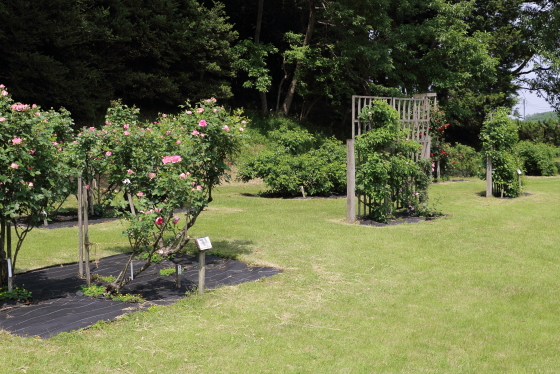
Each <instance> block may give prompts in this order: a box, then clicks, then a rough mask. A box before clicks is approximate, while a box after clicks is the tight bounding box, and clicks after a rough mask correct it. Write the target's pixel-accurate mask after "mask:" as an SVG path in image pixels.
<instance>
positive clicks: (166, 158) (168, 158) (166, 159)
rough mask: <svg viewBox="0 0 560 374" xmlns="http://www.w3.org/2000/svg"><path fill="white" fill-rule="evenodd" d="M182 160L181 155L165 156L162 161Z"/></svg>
mask: <svg viewBox="0 0 560 374" xmlns="http://www.w3.org/2000/svg"><path fill="white" fill-rule="evenodd" d="M181 160H182V158H181V156H165V157H164V158H163V159H162V160H161V162H163V163H164V164H167V163H172V164H174V163H176V162H180V161H181Z"/></svg>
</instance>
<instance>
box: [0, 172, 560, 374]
mask: <svg viewBox="0 0 560 374" xmlns="http://www.w3.org/2000/svg"><path fill="white" fill-rule="evenodd" d="M527 182H528V186H527V189H526V191H527V192H529V193H531V195H530V196H524V197H521V198H518V199H494V198H490V199H487V198H484V197H481V196H479V194H480V193H481V192H483V191H484V190H485V184H484V182H483V181H480V180H476V179H471V180H469V181H467V182H457V183H453V182H448V183H441V184H437V185H432V186H431V187H430V193H431V196H432V200H433V201H437V202H438V207H439V209H440V210H442V211H443V212H444V213H447V214H450V216H448V217H445V218H440V219H437V220H434V221H429V222H422V223H418V224H401V225H397V226H390V227H383V228H375V227H365V226H360V225H352V224H347V223H344V222H343V219H344V218H345V216H346V212H345V208H346V200H344V199H334V200H331V199H310V200H282V199H264V198H258V197H248V196H244V195H243V194H255V193H257V192H258V190H259V189H260V188H261V187H262V186H259V185H241V186H240V185H234V186H228V187H221V188H219V190H218V191H217V192H216V194H215V200H214V202H213V203H212V204H211V206H210V207H209V209H208V210H207V211H205V212H204V213H203V214H202V215H201V216H200V217H199V219H198V221H197V224H196V226H195V227H193V229H192V230H191V233H190V235H191V237H199V236H209V237H210V239H211V240H212V243H213V245H214V247H215V248H216V249H217V251H219V252H220V253H221V254H222V255H225V254H228V255H230V256H235V257H237V258H239V259H241V260H243V261H245V262H248V263H253V264H259V265H274V266H278V267H281V268H282V269H283V273H282V274H279V275H277V276H274V277H272V278H267V279H262V280H261V281H258V282H252V283H246V284H242V285H238V286H230V287H223V288H220V289H217V290H211V291H209V292H207V293H206V294H205V295H204V296H203V297H198V296H191V297H189V298H186V299H184V300H182V301H180V302H178V303H176V304H174V305H171V306H167V307H154V308H150V310H148V311H146V312H141V313H135V314H132V315H129V316H127V317H124V318H122V319H120V320H119V321H116V322H111V323H98V324H96V325H95V326H94V327H93V328H90V329H88V330H83V331H77V332H72V333H67V334H60V335H57V336H55V337H54V338H52V339H49V340H39V339H25V338H19V337H14V336H10V335H8V334H3V335H0V352H1V353H0V360H1V362H2V367H3V368H4V370H5V371H6V372H14V373H16V372H22V371H23V370H25V371H26V372H27V373H44V372H56V373H63V372H69V373H114V372H123V373H149V372H153V373H174V372H182V373H279V372H280V373H325V372H329V373H412V372H414V373H418V372H420V373H502V372H507V373H555V372H557V371H558V368H559V367H560V353H559V352H560V351H559V350H558V346H559V345H560V334H558V330H559V328H560V321H559V316H560V314H559V313H560V294H559V292H558V288H559V287H558V286H559V283H560V281H559V277H558V274H559V271H560V253H559V250H558V243H559V242H560V233H559V230H558V222H560V179H559V178H528V179H527ZM94 228H95V230H94V229H93V228H92V234H91V237H92V240H93V241H102V240H107V241H122V239H123V238H122V237H119V230H122V229H121V228H119V227H118V225H115V224H114V223H109V224H100V225H96V226H94ZM46 231H47V230H37V231H34V232H32V233H31V234H30V241H29V243H27V245H26V248H24V249H23V252H22V259H21V263H20V264H21V266H22V267H21V269H25V268H32V267H37V266H39V265H40V263H41V260H42V261H43V263H44V264H50V263H52V261H54V260H51V258H53V259H61V260H62V261H71V260H72V258H73V256H75V252H76V250H75V247H76V244H75V242H76V239H75V237H76V234H75V231H74V232H73V231H72V230H70V229H68V230H66V231H63V230H61V231H52V234H51V231H49V233H48V235H52V236H49V237H48V239H47V238H46V237H45V236H46V235H47V234H46V233H45V232H46ZM54 235H56V237H55V236H54ZM55 238H56V239H55ZM55 240H56V241H55ZM39 243H40V244H41V245H40V246H39V245H38V244H39ZM49 243H52V244H49ZM44 247H49V248H51V249H49V251H48V252H46V251H45V249H44ZM100 247H101V246H100ZM103 248H104V249H102V250H101V249H100V253H102V254H103V255H106V254H111V253H115V252H116V251H117V250H119V249H118V247H115V248H113V249H111V248H109V249H108V248H105V247H103ZM191 249H192V248H191ZM102 251H103V252H102ZM47 259H49V260H48V261H50V262H47ZM28 262H29V263H30V265H27V263H28ZM24 264H25V266H24ZM10 370H11V371H10Z"/></svg>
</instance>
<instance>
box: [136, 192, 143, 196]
mask: <svg viewBox="0 0 560 374" xmlns="http://www.w3.org/2000/svg"><path fill="white" fill-rule="evenodd" d="M136 196H138V197H142V196H144V192H138V193H137V194H136Z"/></svg>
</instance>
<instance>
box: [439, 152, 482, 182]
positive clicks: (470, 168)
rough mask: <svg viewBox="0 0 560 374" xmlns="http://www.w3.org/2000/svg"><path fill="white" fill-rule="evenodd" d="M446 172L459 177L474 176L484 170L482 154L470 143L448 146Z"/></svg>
mask: <svg viewBox="0 0 560 374" xmlns="http://www.w3.org/2000/svg"><path fill="white" fill-rule="evenodd" d="M448 151H449V158H448V160H447V164H446V165H447V167H446V169H445V171H446V174H447V175H449V176H457V177H474V176H477V175H478V174H479V173H481V172H482V168H481V166H480V154H478V152H476V151H475V149H474V148H472V147H469V146H468V145H463V144H456V145H455V146H453V147H449V148H448Z"/></svg>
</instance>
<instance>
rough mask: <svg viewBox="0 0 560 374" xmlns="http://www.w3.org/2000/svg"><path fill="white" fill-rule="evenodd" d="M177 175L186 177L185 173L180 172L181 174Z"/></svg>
mask: <svg viewBox="0 0 560 374" xmlns="http://www.w3.org/2000/svg"><path fill="white" fill-rule="evenodd" d="M179 177H180V178H183V179H185V178H186V177H187V174H185V173H181V174H179Z"/></svg>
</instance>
